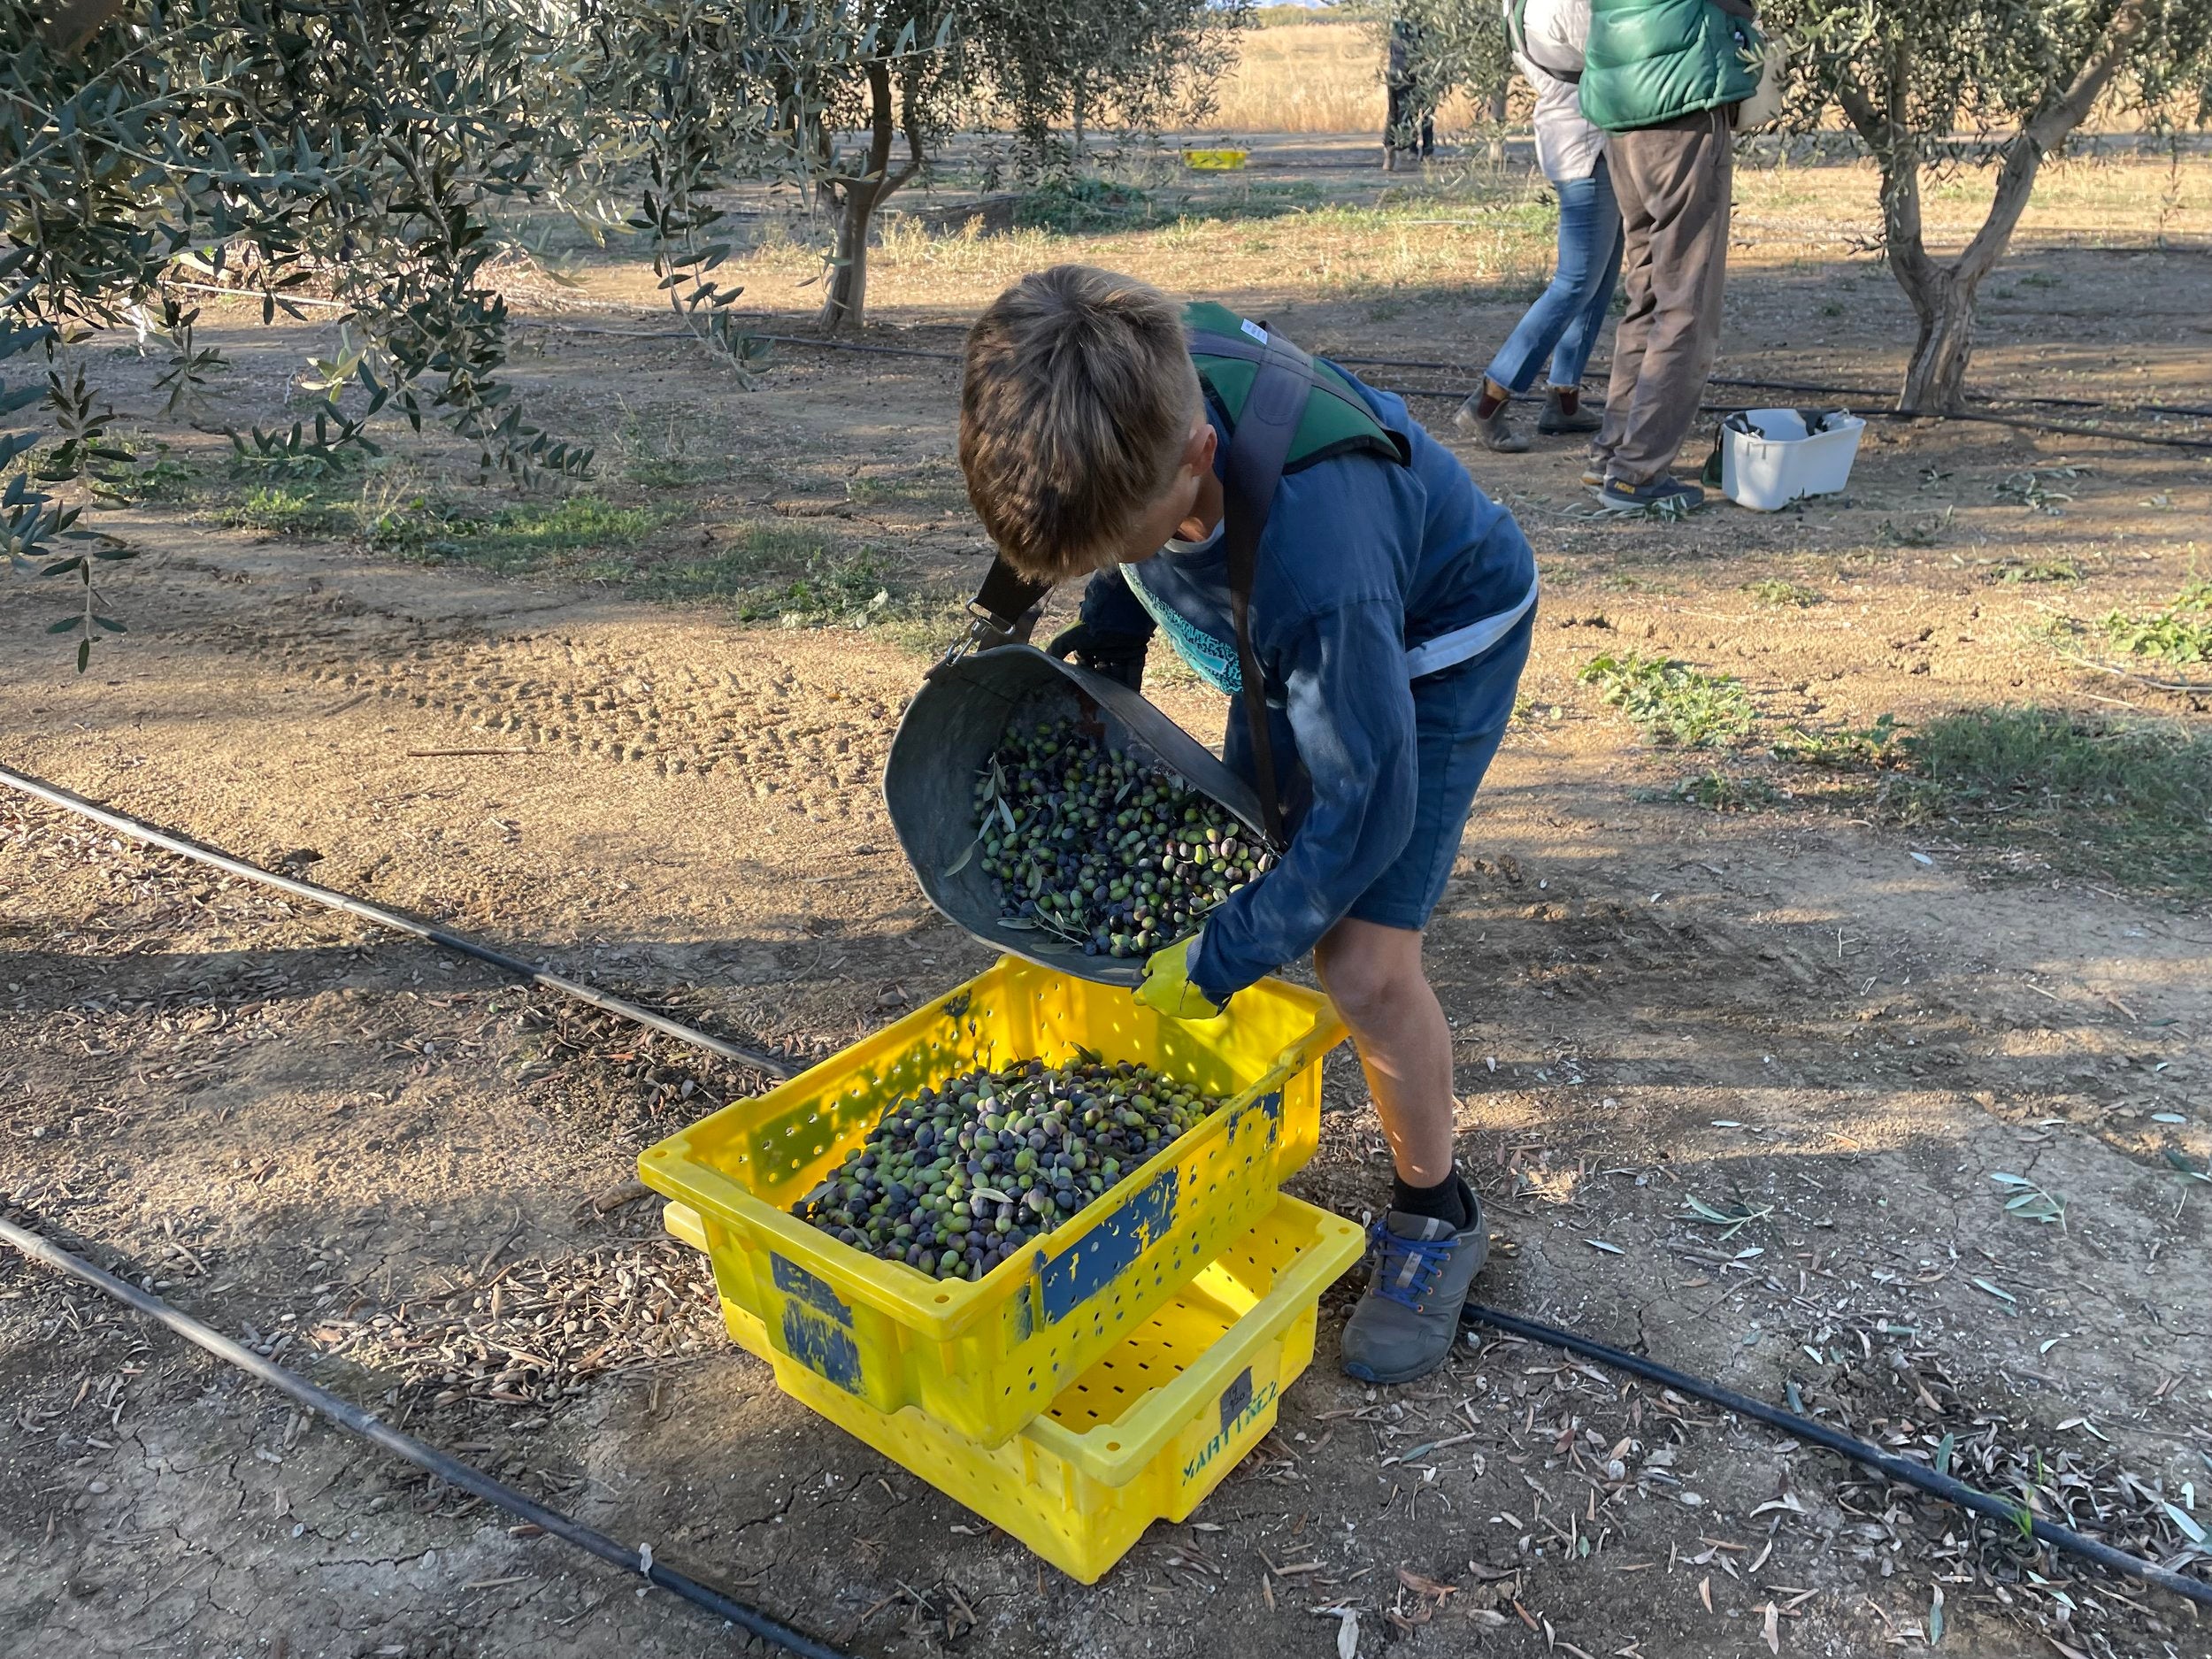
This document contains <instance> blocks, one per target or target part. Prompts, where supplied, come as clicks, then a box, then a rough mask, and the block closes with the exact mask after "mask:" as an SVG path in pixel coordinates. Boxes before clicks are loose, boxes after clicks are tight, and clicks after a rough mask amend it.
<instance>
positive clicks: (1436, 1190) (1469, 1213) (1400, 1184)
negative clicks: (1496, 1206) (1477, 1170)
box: [1390, 1170, 1475, 1232]
mask: <svg viewBox="0 0 2212 1659" xmlns="http://www.w3.org/2000/svg"><path fill="white" fill-rule="evenodd" d="M1390 1207H1391V1208H1392V1209H1393V1210H1397V1211H1399V1212H1400V1213H1401V1214H1403V1215H1408V1216H1432V1217H1435V1218H1436V1219H1437V1220H1439V1221H1441V1222H1443V1223H1444V1224H1445V1225H1448V1226H1449V1227H1450V1228H1452V1230H1453V1231H1455V1232H1458V1231H1461V1230H1463V1229H1464V1228H1465V1227H1466V1226H1467V1225H1468V1224H1469V1223H1471V1222H1472V1221H1473V1220H1474V1218H1475V1195H1474V1194H1473V1193H1472V1192H1471V1191H1470V1190H1469V1189H1468V1186H1467V1183H1466V1182H1465V1181H1464V1180H1463V1179H1461V1178H1460V1173H1459V1171H1457V1170H1454V1171H1452V1172H1451V1173H1450V1174H1449V1175H1447V1176H1446V1177H1445V1178H1444V1179H1442V1180H1440V1181H1439V1182H1437V1184H1436V1185H1435V1186H1433V1187H1411V1186H1409V1185H1407V1183H1406V1179H1405V1178H1404V1177H1403V1176H1402V1175H1399V1174H1397V1173H1395V1172H1393V1173H1392V1175H1391V1177H1390Z"/></svg>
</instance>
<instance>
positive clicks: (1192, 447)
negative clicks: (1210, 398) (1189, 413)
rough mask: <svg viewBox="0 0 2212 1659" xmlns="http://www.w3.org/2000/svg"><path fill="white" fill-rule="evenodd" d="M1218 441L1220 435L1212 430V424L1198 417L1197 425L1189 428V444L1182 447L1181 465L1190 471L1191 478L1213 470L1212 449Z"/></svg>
mask: <svg viewBox="0 0 2212 1659" xmlns="http://www.w3.org/2000/svg"><path fill="white" fill-rule="evenodd" d="M1220 441H1221V434H1218V433H1217V432H1216V431H1215V430H1214V423H1213V422H1212V421H1210V420H1208V419H1205V417H1203V416H1201V417H1199V421H1198V424H1197V425H1196V426H1194V427H1192V428H1191V434H1190V442H1188V443H1187V444H1185V445H1184V446H1183V465H1185V466H1187V467H1188V468H1189V469H1190V472H1191V474H1192V476H1193V477H1199V476H1202V475H1203V474H1205V473H1207V472H1211V471H1212V470H1213V465H1214V449H1215V446H1216V445H1217V444H1218V443H1219V442H1220Z"/></svg>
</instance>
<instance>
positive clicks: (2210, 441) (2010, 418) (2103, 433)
mask: <svg viewBox="0 0 2212 1659" xmlns="http://www.w3.org/2000/svg"><path fill="white" fill-rule="evenodd" d="M1738 383H1739V382H1734V381H1725V380H1723V381H1715V382H1714V384H1716V385H1733V384H1738ZM1756 383H1757V384H1761V385H1770V384H1772V382H1770V381H1760V382H1756ZM1390 389H1391V390H1392V391H1394V392H1395V393H1397V394H1398V396H1401V397H1431V398H1448V399H1449V400H1450V401H1452V402H1453V403H1464V402H1465V401H1466V400H1467V397H1468V396H1469V395H1468V394H1467V393H1465V392H1463V391H1459V390H1457V389H1455V388H1451V387H1447V386H1394V387H1392V388H1390ZM1805 389H1808V390H1811V389H1816V388H1805ZM1761 407H1763V405H1761V404H1758V403H1700V404H1699V405H1698V410H1699V411H1700V412H1701V413H1703V414H1708V415H1732V414H1735V413H1738V412H1739V411H1744V410H1749V409H1758V408H1761ZM1863 419H1868V420H1930V419H1933V420H1970V421H1979V422H1981V423H1983V424H1985V425H1987V426H2016V427H2018V428H2019V429H2020V430H2021V431H2023V432H2047V433H2057V434H2063V435H2066V436H2069V437H2078V438H2102V439H2104V440H2105V441H2106V442H2109V443H2140V444H2150V445H2153V446H2154V447H2156V448H2159V449H2201V450H2204V451H2206V452H2207V453H2208V454H2212V438H2170V437H2166V436H2164V435H2162V434H2158V433H2151V432H2130V431H2124V430H2118V429H2116V428H2113V427H2109V426H2081V425H2078V424H2077V423H2075V422H2072V421H2063V420H2035V419H2030V418H2029V417H2027V416H2024V415H1995V414H1990V413H1987V412H1986V411H1982V410H1978V409H1964V410H1956V411H1953V412H1952V413H1950V414H1947V415H1933V416H1931V415H1926V414H1919V413H1914V412H1910V411H1905V410H1901V409H1870V410H1868V411H1866V413H1865V415H1864V417H1863Z"/></svg>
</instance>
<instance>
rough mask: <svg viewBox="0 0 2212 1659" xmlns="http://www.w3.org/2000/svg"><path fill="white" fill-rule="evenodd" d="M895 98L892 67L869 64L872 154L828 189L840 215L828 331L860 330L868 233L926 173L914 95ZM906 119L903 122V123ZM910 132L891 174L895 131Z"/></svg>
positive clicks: (826, 305) (824, 321) (825, 298)
mask: <svg viewBox="0 0 2212 1659" xmlns="http://www.w3.org/2000/svg"><path fill="white" fill-rule="evenodd" d="M902 90H903V91H904V93H905V96H904V97H903V98H898V97H896V96H895V93H894V89H893V87H892V84H891V65H890V64H889V63H888V62H887V61H886V60H884V59H881V58H879V59H877V60H875V61H874V62H872V63H871V64H870V65H868V150H867V154H866V156H865V157H864V159H863V161H862V163H861V168H860V171H859V172H858V173H833V174H831V175H830V176H829V177H828V178H826V179H825V180H823V181H822V190H823V193H824V195H825V196H826V197H827V198H828V200H829V201H830V203H831V204H833V206H834V207H835V209H836V211H837V244H836V247H835V249H834V250H833V252H832V254H831V256H830V266H829V272H828V274H827V276H826V280H824V282H823V285H822V309H821V311H820V313H819V317H818V320H819V321H820V323H821V326H822V328H823V331H824V332H825V333H827V334H835V333H837V332H838V331H839V330H840V329H841V328H844V327H847V326H851V327H858V326H860V325H861V324H862V323H863V322H864V321H866V320H867V312H868V233H869V231H870V230H871V229H872V227H873V225H874V222H875V214H876V210H877V209H878V208H879V207H881V206H882V205H883V204H884V202H885V201H886V200H887V198H888V197H889V196H891V194H892V192H894V191H895V190H896V189H897V188H899V187H900V186H901V185H902V184H904V183H905V182H906V181H907V180H909V179H911V178H912V177H913V176H914V175H915V174H916V173H918V172H919V171H921V165H922V143H921V135H920V132H919V130H918V127H917V126H916V123H915V109H914V103H915V99H914V91H913V88H912V87H911V86H910V85H909V86H906V87H904V88H902ZM901 118H902V119H901ZM894 127H903V128H904V129H905V132H906V144H907V159H906V160H905V161H904V162H902V164H900V166H899V168H898V170H897V171H896V172H893V171H892V170H891V136H892V132H893V128H894Z"/></svg>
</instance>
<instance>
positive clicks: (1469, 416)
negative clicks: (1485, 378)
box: [1452, 392, 1528, 455]
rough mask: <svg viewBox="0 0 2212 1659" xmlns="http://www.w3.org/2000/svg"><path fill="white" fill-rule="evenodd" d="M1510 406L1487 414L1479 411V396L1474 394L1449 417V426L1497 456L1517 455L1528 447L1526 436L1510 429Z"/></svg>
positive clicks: (1511, 423) (1500, 406) (1502, 406)
mask: <svg viewBox="0 0 2212 1659" xmlns="http://www.w3.org/2000/svg"><path fill="white" fill-rule="evenodd" d="M1512 407H1513V405H1512V404H1511V403H1500V404H1499V405H1498V406H1497V407H1496V408H1495V409H1494V410H1492V411H1490V412H1489V413H1488V414H1484V413H1483V412H1482V394H1481V393H1480V392H1477V393H1476V394H1475V395H1474V396H1472V397H1471V398H1469V399H1468V400H1467V401H1466V402H1465V403H1462V404H1461V405H1460V406H1459V412H1458V413H1457V414H1455V415H1454V416H1453V417H1452V425H1454V426H1457V427H1458V428H1459V429H1460V430H1461V431H1462V432H1463V433H1466V434H1468V435H1469V436H1470V437H1471V438H1473V439H1474V441H1475V442H1477V443H1479V444H1480V445H1482V447H1483V448H1484V449H1494V450H1495V451H1496V452H1497V453H1498V454H1500V455H1518V454H1520V453H1521V452H1522V451H1523V450H1524V449H1527V448H1528V434H1526V433H1525V432H1516V431H1515V430H1514V429H1513V419H1512V416H1511V414H1510V412H1509V411H1511V410H1512Z"/></svg>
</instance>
